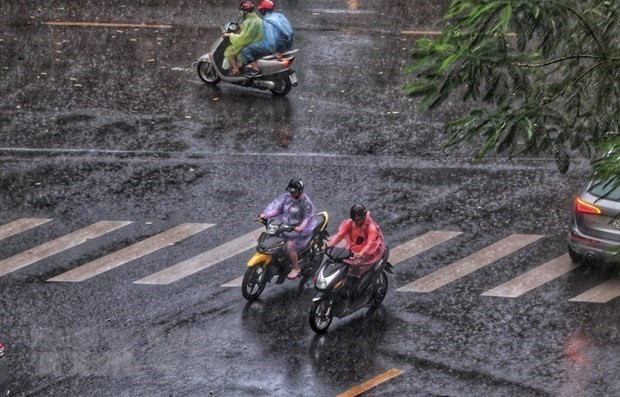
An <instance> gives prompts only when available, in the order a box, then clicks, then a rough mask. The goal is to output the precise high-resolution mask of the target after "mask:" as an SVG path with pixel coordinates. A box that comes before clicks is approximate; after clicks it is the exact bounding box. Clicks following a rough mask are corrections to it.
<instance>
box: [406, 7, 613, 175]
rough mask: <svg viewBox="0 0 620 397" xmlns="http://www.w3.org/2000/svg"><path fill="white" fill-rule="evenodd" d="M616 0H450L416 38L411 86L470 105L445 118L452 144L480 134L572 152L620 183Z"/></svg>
mask: <svg viewBox="0 0 620 397" xmlns="http://www.w3.org/2000/svg"><path fill="white" fill-rule="evenodd" d="M618 18H620V0H589V1H583V0H452V2H451V5H450V7H449V9H448V10H447V12H446V13H445V15H444V22H445V28H444V30H443V32H442V34H441V35H440V36H438V37H437V38H436V39H428V38H423V39H419V40H417V41H416V42H415V48H414V53H413V61H412V64H411V65H410V66H408V68H407V69H406V72H407V73H411V75H412V76H413V77H412V80H411V81H410V82H409V83H408V84H407V85H406V86H405V88H404V89H405V92H407V93H409V94H410V95H413V96H418V97H421V98H422V102H421V103H422V106H424V107H428V108H436V107H438V106H440V105H441V104H442V103H444V101H445V100H446V99H448V98H450V97H453V96H462V99H463V100H464V101H471V103H472V110H470V111H469V112H468V113H467V114H465V115H461V117H460V118H458V119H456V120H453V121H451V122H450V123H448V124H447V125H446V128H447V130H448V131H449V132H450V137H449V138H448V140H447V142H446V146H447V147H450V146H454V145H458V144H459V143H460V142H463V141H465V140H469V139H472V138H474V137H479V138H481V142H482V146H481V148H480V150H479V152H478V158H482V157H484V156H485V155H486V154H487V153H488V152H489V151H490V150H493V149H494V150H496V151H497V152H500V153H501V152H505V153H508V155H509V156H510V157H513V156H517V155H521V154H543V153H553V154H554V155H555V159H556V163H557V165H558V169H559V170H560V172H566V171H567V170H568V167H569V153H572V152H573V151H577V150H578V151H579V152H580V153H581V154H582V155H583V156H585V157H587V158H598V160H596V161H594V162H593V165H594V174H593V177H594V178H597V179H599V180H604V181H609V180H617V181H618V184H620V134H619V131H620V129H619V126H620V27H619V19H618Z"/></svg>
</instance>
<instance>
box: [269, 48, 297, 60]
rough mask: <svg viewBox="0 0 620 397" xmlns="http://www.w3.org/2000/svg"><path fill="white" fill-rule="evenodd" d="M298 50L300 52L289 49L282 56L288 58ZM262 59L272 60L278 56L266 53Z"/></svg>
mask: <svg viewBox="0 0 620 397" xmlns="http://www.w3.org/2000/svg"><path fill="white" fill-rule="evenodd" d="M297 52H299V50H290V51H287V52H283V53H282V57H283V58H288V57H291V56H293V54H295V53H297ZM261 59H264V60H266V61H270V60H274V59H276V56H275V55H266V56H264V57H262V58H261Z"/></svg>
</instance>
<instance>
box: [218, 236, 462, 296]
mask: <svg viewBox="0 0 620 397" xmlns="http://www.w3.org/2000/svg"><path fill="white" fill-rule="evenodd" d="M459 234H461V232H440V231H432V232H428V233H425V234H423V235H421V236H419V237H416V238H414V239H413V240H410V241H407V242H406V243H404V244H401V245H399V246H397V247H395V248H393V249H391V250H390V258H389V262H390V263H391V264H392V265H396V264H398V263H400V262H403V261H405V260H407V259H409V258H411V257H413V256H416V255H418V254H420V253H422V252H424V251H426V250H428V249H430V248H433V247H434V246H436V245H439V244H441V243H443V242H445V241H448V240H450V239H451V238H454V237H456V236H458V235H459ZM242 282H243V276H241V277H237V278H236V279H234V280H230V281H228V282H227V283H225V284H222V285H221V286H220V287H241V284H242Z"/></svg>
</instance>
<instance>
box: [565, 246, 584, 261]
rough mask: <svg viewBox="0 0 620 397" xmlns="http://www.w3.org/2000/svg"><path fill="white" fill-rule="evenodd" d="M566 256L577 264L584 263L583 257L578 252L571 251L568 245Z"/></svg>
mask: <svg viewBox="0 0 620 397" xmlns="http://www.w3.org/2000/svg"><path fill="white" fill-rule="evenodd" d="M568 256H570V259H571V260H572V261H573V263H575V264H577V265H582V264H583V263H584V261H583V257H582V256H581V255H579V254H578V253H576V252H575V251H573V249H572V248H571V247H570V245H569V246H568Z"/></svg>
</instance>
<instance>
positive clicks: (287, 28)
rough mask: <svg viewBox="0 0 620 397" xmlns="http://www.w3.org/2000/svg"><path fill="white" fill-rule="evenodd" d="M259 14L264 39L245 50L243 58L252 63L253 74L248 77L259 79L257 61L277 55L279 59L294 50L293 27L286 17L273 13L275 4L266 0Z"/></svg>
mask: <svg viewBox="0 0 620 397" xmlns="http://www.w3.org/2000/svg"><path fill="white" fill-rule="evenodd" d="M258 12H259V13H260V14H261V15H262V16H263V33H264V35H265V37H264V39H263V40H261V41H259V42H258V43H254V44H250V45H248V46H247V47H245V48H244V49H243V56H244V57H245V58H246V59H247V61H248V62H250V67H251V72H250V73H249V74H248V75H247V76H248V77H259V76H260V75H261V74H260V69H259V67H258V64H257V63H256V60H257V59H259V58H262V57H264V56H267V55H271V54H275V55H276V56H277V57H279V55H280V54H281V53H283V52H286V51H288V50H290V49H291V48H293V39H294V37H295V35H294V33H293V27H292V26H291V23H290V22H289V21H288V19H286V17H285V16H284V15H282V14H280V13H277V12H273V2H271V1H270V0H264V1H263V2H262V3H260V4H259V6H258Z"/></svg>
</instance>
